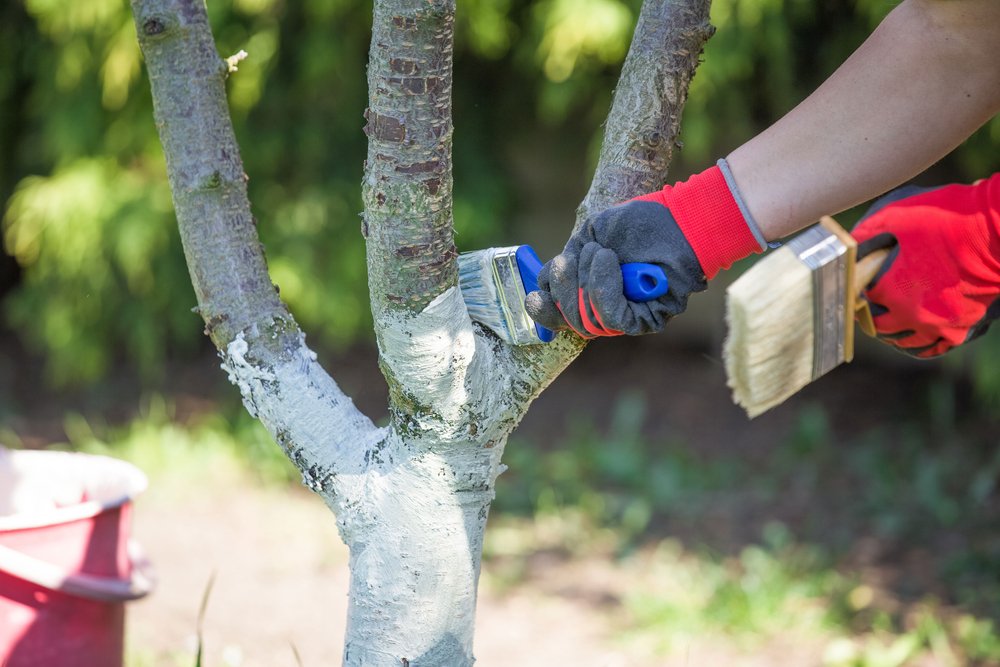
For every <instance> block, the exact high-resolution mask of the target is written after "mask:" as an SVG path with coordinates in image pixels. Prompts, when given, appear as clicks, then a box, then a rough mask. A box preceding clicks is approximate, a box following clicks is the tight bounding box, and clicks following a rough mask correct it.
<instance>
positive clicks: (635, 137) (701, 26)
mask: <svg viewBox="0 0 1000 667" xmlns="http://www.w3.org/2000/svg"><path fill="white" fill-rule="evenodd" d="M711 5H712V3H711V0H645V2H644V3H643V5H642V10H641V11H640V13H639V20H638V22H637V23H636V27H635V33H634V34H633V36H632V45H631V47H630V48H629V52H628V56H627V57H626V58H625V64H624V65H623V66H622V74H621V78H620V79H619V81H618V87H617V88H616V89H615V95H614V101H613V102H612V104H611V112H610V113H609V114H608V120H607V122H606V123H605V129H604V143H603V145H602V148H601V156H600V160H599V161H598V164H597V170H596V171H595V173H594V178H593V180H592V181H591V185H590V191H589V192H588V193H587V196H586V197H585V198H584V200H583V202H582V203H581V204H580V207H579V208H578V209H577V218H576V227H577V228H579V227H580V226H581V225H583V224H584V223H585V222H586V221H587V219H588V218H590V217H592V216H594V215H597V214H598V213H600V212H601V211H603V210H605V209H607V208H609V207H611V206H614V205H616V204H620V203H622V202H624V201H627V200H629V199H631V198H632V197H635V196H638V195H640V194H643V193H646V192H651V191H653V190H655V189H657V188H659V187H661V186H662V185H663V183H664V182H665V181H666V178H667V169H668V167H669V166H670V161H671V159H672V158H673V149H674V146H678V145H680V142H679V141H678V138H677V137H678V135H679V134H680V120H681V114H682V112H683V110H684V104H685V102H687V92H688V86H689V85H690V84H691V79H692V78H694V73H695V70H696V69H697V67H698V64H699V62H700V57H701V52H702V49H703V48H704V47H705V43H706V42H707V41H708V39H709V38H710V37H711V36H712V34H713V33H714V32H715V28H713V27H712V24H711V23H710V22H709V9H710V8H711ZM559 339H560V340H561V341H562V343H563V344H561V345H552V344H549V345H548V346H535V347H529V348H524V349H523V350H522V351H521V353H520V354H519V355H518V357H517V358H518V364H519V365H520V366H521V369H522V372H523V373H524V374H525V376H526V377H527V379H528V381H529V382H530V383H532V385H533V386H537V387H538V389H537V391H539V392H540V391H541V390H542V389H544V387H545V386H546V385H547V384H548V383H550V382H551V381H552V380H553V379H555V377H556V376H557V375H558V374H559V373H561V372H562V370H563V369H564V368H565V367H566V366H567V365H568V364H569V363H570V362H571V361H572V360H573V359H574V358H576V356H577V355H578V354H579V353H580V352H581V351H582V350H583V348H584V343H583V341H582V340H581V339H580V338H579V337H576V336H573V335H571V334H562V335H561V336H560V337H559Z"/></svg>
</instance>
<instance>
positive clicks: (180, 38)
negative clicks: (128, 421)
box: [132, 0, 378, 494]
mask: <svg viewBox="0 0 1000 667" xmlns="http://www.w3.org/2000/svg"><path fill="white" fill-rule="evenodd" d="M132 13H133V17H134V19H135V24H136V31H137V33H138V37H139V45H140V47H141V48H142V52H143V55H144V56H145V60H146V68H147V70H148V72H149V80H150V86H151V88H152V94H153V110H154V114H155V117H156V127H157V130H158V132H159V136H160V142H161V143H162V145H163V152H164V156H165V158H166V162H167V176H168V178H169V180H170V189H171V192H172V195H173V201H174V209H175V211H176V213H177V223H178V227H179V229H180V234H181V240H182V241H183V244H184V253H185V257H186V258H187V263H188V269H189V271H190V274H191V281H192V283H193V284H194V289H195V295H196V296H197V299H198V311H199V312H200V314H201V316H202V318H203V319H204V321H205V331H206V333H207V334H208V335H209V336H210V337H211V339H212V342H213V343H215V346H216V347H217V348H218V349H219V350H220V351H221V352H222V354H223V358H224V360H225V367H226V369H227V370H228V371H229V374H230V379H232V381H233V383H234V384H236V385H237V386H238V387H239V388H240V390H241V392H242V393H243V398H244V402H245V403H246V405H247V408H248V410H249V411H250V412H251V414H254V415H255V416H259V417H260V419H261V421H263V422H264V424H265V426H267V427H268V429H269V430H270V431H271V433H272V435H274V437H275V439H276V440H277V441H278V443H279V444H281V445H282V447H283V448H284V449H285V452H286V453H287V454H288V456H289V458H291V459H292V461H293V462H294V463H295V464H296V465H297V466H298V467H299V468H300V469H301V470H302V472H303V477H304V479H305V481H306V482H307V484H309V485H310V486H312V487H314V488H315V489H317V490H322V491H325V492H327V493H328V494H332V493H333V485H332V482H331V480H332V479H333V477H334V474H333V473H334V472H353V471H356V470H357V469H358V468H359V467H360V463H359V461H360V459H361V458H362V457H363V452H364V448H363V447H364V445H365V444H366V442H367V441H370V440H373V439H376V438H377V437H378V435H377V434H378V431H377V430H376V429H375V427H374V426H373V425H372V423H371V421H370V420H368V419H367V418H366V417H365V416H364V415H362V414H361V413H360V412H359V411H358V410H357V409H356V408H355V407H354V405H353V403H352V402H351V400H350V398H348V397H347V396H345V395H344V394H343V393H342V392H341V391H340V389H339V388H338V387H337V385H336V383H334V381H333V380H332V379H331V378H330V377H329V375H327V374H326V373H325V371H323V369H322V368H321V367H320V366H319V364H318V363H316V355H315V354H313V353H312V352H311V351H310V350H309V349H308V348H307V347H306V346H305V342H304V336H303V335H302V332H301V331H300V330H299V327H298V325H297V324H296V323H295V320H294V319H293V318H292V316H291V314H289V312H288V309H287V308H286V307H285V305H284V304H283V303H282V302H281V300H280V299H279V298H278V295H277V290H276V288H275V287H274V285H272V284H271V280H270V277H269V276H268V273H267V265H266V262H265V260H264V253H263V249H262V247H261V245H260V241H259V240H258V237H257V230H256V224H255V220H254V218H253V215H252V214H251V211H250V202H249V200H248V198H247V187H246V186H247V176H246V174H245V173H244V171H243V162H242V160H241V158H240V153H239V148H238V147H237V144H236V138H235V136H234V134H233V127H232V122H231V120H230V117H229V109H228V106H227V103H226V93H225V80H226V76H227V73H228V70H229V65H228V64H227V62H226V61H224V60H223V59H222V58H221V57H220V56H219V54H218V53H217V52H216V50H215V43H214V41H213V38H212V33H211V29H210V28H209V24H208V16H207V15H206V12H205V3H204V1H203V0H132ZM351 428H354V429H356V431H355V432H354V433H351V431H350V429H351Z"/></svg>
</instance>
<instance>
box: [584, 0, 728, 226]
mask: <svg viewBox="0 0 1000 667" xmlns="http://www.w3.org/2000/svg"><path fill="white" fill-rule="evenodd" d="M711 6H712V2H711V0H646V1H645V2H644V3H643V5H642V10H641V12H640V13H639V21H638V23H637V24H636V27H635V35H634V36H633V37H632V46H631V47H630V48H629V53H628V56H627V57H626V59H625V64H624V66H623V67H622V74H621V78H620V79H619V82H618V87H617V88H616V89H615V97H614V102H613V103H612V105H611V112H610V114H609V115H608V120H607V123H606V125H605V130H604V143H603V145H602V147H601V157H600V160H599V162H598V165H597V170H596V172H595V173H594V179H593V181H591V186H590V191H589V192H588V193H587V196H586V198H584V200H583V203H582V204H581V205H580V208H579V209H578V210H577V225H579V224H582V222H583V221H585V220H586V219H587V218H589V217H591V216H593V215H596V214H598V213H600V212H601V211H603V210H604V209H606V208H608V207H610V206H614V205H615V204H620V203H621V202H623V201H626V200H628V199H631V198H632V197H635V196H638V195H640V194H644V193H646V192H650V191H652V190H656V189H657V188H659V187H661V186H662V185H663V183H664V182H665V181H666V178H667V169H668V167H669V166H670V161H671V160H672V159H673V151H674V146H679V145H680V142H679V141H678V139H677V137H678V135H679V134H680V122H681V113H682V112H683V110H684V104H685V102H687V93H688V86H689V85H690V84H691V79H692V78H694V73H695V70H696V69H697V67H698V64H699V62H700V57H701V52H702V49H704V47H705V42H707V41H708V39H709V38H710V37H711V36H712V34H713V33H714V32H715V28H713V27H712V24H711V23H709V20H708V14H709V9H710V8H711Z"/></svg>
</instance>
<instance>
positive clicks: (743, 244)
mask: <svg viewBox="0 0 1000 667" xmlns="http://www.w3.org/2000/svg"><path fill="white" fill-rule="evenodd" d="M637 199H638V200H640V201H653V202H656V203H658V204H661V205H663V206H666V207H667V208H668V209H670V213H671V214H672V215H673V218H674V220H676V222H677V226H678V227H679V228H680V230H681V233H683V234H684V237H685V239H686V240H687V242H688V244H689V245H690V246H691V249H692V250H693V251H694V254H695V256H696V257H697V258H698V263H699V264H700V265H701V268H702V271H704V273H705V277H706V278H713V277H714V276H715V275H716V274H717V273H718V272H719V271H721V270H722V269H728V268H729V267H730V266H732V264H733V263H734V262H737V261H739V260H741V259H743V258H744V257H747V256H748V255H752V254H754V253H759V252H763V251H764V250H766V249H767V243H766V241H765V240H764V236H763V234H761V232H760V229H759V228H758V226H757V223H756V222H755V221H754V220H753V217H752V216H751V215H750V212H749V210H747V208H746V206H745V205H744V204H743V200H742V196H741V195H740V192H739V188H737V186H736V182H735V181H734V180H733V179H732V175H731V174H730V173H729V167H728V165H727V164H726V162H725V160H719V162H718V164H716V166H714V167H712V168H710V169H706V170H705V171H703V172H701V173H700V174H695V175H694V176H692V177H691V178H689V179H688V180H687V181H683V182H680V183H677V184H675V185H673V186H666V187H665V188H663V189H662V190H660V191H658V192H654V193H651V194H648V195H644V196H642V197H637Z"/></svg>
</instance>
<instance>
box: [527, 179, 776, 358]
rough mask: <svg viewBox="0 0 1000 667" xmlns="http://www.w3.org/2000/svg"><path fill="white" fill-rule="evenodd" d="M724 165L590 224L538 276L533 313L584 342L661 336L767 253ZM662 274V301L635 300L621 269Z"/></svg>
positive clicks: (543, 322) (530, 308)
mask: <svg viewBox="0 0 1000 667" xmlns="http://www.w3.org/2000/svg"><path fill="white" fill-rule="evenodd" d="M741 201H742V199H741V197H740V194H739V190H738V188H737V187H736V182H735V180H733V178H732V175H731V174H729V166H728V164H726V161H725V160H719V162H718V164H717V165H716V166H714V167H712V168H711V169H707V170H705V171H703V172H702V173H700V174H695V175H694V176H692V177H691V178H690V179H688V180H687V181H685V182H683V183H677V184H676V185H668V186H666V187H664V188H663V189H662V190H658V191H656V192H653V193H651V194H647V195H643V196H641V197H636V198H635V199H633V200H631V201H628V202H625V203H624V204H620V205H618V206H614V207H612V208H610V209H608V210H606V211H604V212H602V213H600V214H598V215H596V216H594V217H592V218H591V219H589V220H587V222H586V224H584V225H582V226H581V227H580V228H579V229H578V230H576V232H574V233H573V235H572V236H570V239H569V241H568V242H567V243H566V247H565V248H564V249H563V251H562V253H561V254H560V255H558V256H557V257H555V258H554V259H553V260H552V261H550V262H549V263H547V264H546V265H545V266H544V267H543V268H542V270H541V272H540V273H539V274H538V286H539V291H537V292H532V293H531V294H529V295H528V297H527V299H526V300H525V306H526V307H527V310H528V314H530V315H531V317H532V318H534V319H535V321H536V322H538V323H539V324H541V325H542V326H544V327H546V328H549V329H565V328H567V327H569V328H571V329H573V331H575V332H576V333H577V335H579V336H581V337H583V338H593V337H595V336H620V335H622V334H629V335H638V334H646V333H654V332H657V331H662V330H663V328H664V327H665V326H666V323H667V322H668V321H669V320H670V319H671V318H672V317H675V316H677V315H679V314H681V313H682V312H684V309H685V308H686V307H687V301H688V297H689V296H690V295H691V294H692V293H693V292H700V291H702V290H704V289H705V287H706V282H705V281H706V279H710V278H712V277H713V276H715V274H717V273H718V272H719V271H720V270H721V269H725V268H728V267H729V266H730V265H731V264H732V263H733V262H735V261H737V260H740V259H743V258H744V257H746V256H747V255H750V254H751V253H755V252H761V251H762V250H764V248H765V246H766V243H765V241H764V237H763V235H762V234H761V233H760V230H759V229H758V228H757V224H756V223H755V222H753V218H752V217H751V216H750V214H749V212H748V211H746V208H745V206H744V205H743V204H742V203H741ZM627 262H646V263H650V264H656V265H658V266H660V267H661V268H663V270H664V273H665V274H666V276H667V280H668V282H669V284H670V288H669V291H668V292H667V294H665V295H663V296H662V297H660V298H659V299H656V300H654V301H649V302H645V303H634V302H631V301H628V300H627V299H626V297H625V296H624V294H623V293H622V278H621V270H620V266H619V265H620V264H624V263H627Z"/></svg>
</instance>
